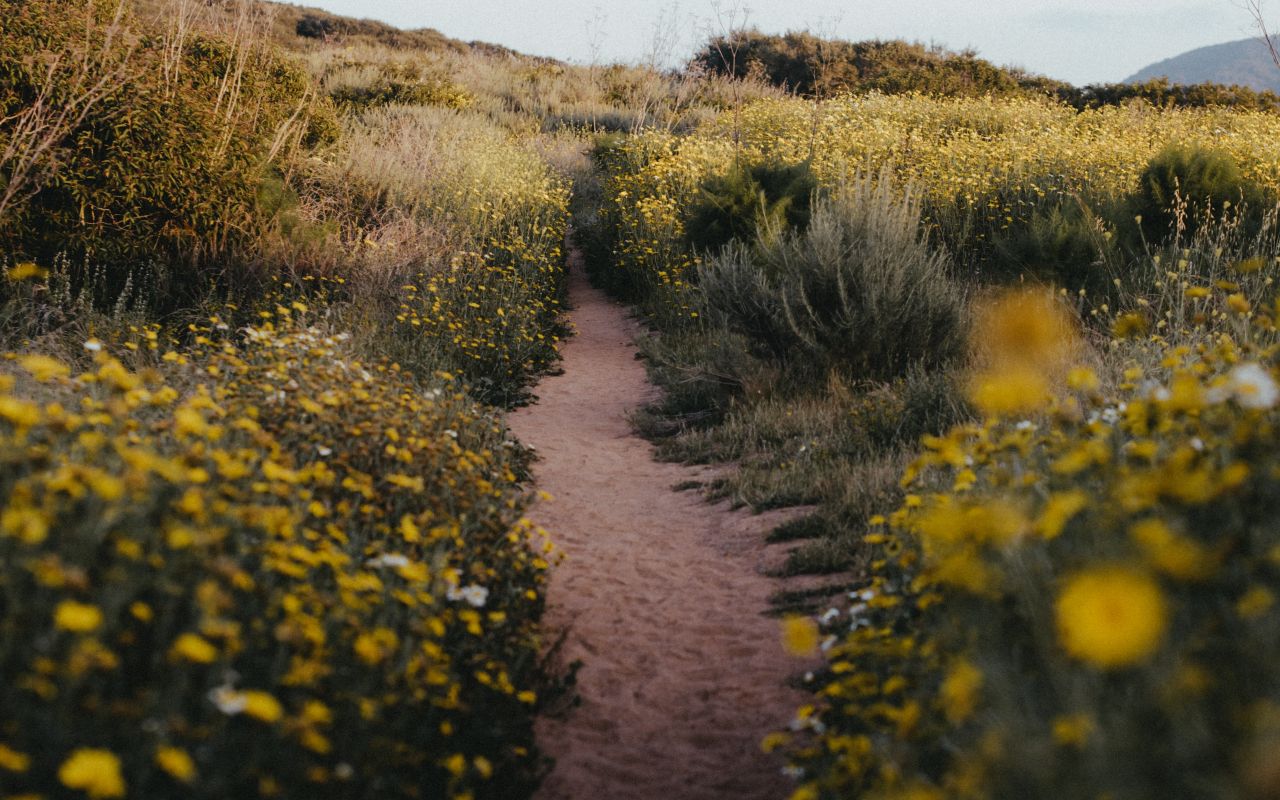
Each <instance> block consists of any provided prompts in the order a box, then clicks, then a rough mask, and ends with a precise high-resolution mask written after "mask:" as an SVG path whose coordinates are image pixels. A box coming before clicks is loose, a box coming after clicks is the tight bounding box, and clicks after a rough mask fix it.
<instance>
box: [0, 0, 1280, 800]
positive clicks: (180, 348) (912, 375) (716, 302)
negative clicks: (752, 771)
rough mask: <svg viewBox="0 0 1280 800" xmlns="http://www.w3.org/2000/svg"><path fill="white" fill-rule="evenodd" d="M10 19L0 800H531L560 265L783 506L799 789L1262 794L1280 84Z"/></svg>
mask: <svg viewBox="0 0 1280 800" xmlns="http://www.w3.org/2000/svg"><path fill="white" fill-rule="evenodd" d="M68 6H74V9H73V13H67V7H68ZM0 14H3V16H4V19H5V20H6V28H5V30H4V32H3V33H0V181H2V182H0V263H2V264H3V268H4V272H5V278H4V280H3V281H2V282H0V350H2V351H3V353H4V355H3V357H2V358H0V798H11V799H12V800H17V798H23V799H24V800H28V799H29V798H59V799H61V798H83V797H89V798H116V797H146V798H168V797H174V798H177V797H183V798H223V797H245V798H251V797H263V798H272V797H276V798H289V797H298V798H302V797H306V798H313V797H318V798H324V797H333V798H363V797H367V798H388V797H404V798H415V797H431V798H435V797H449V798H457V799H458V800H464V799H466V798H518V797H527V796H530V795H531V794H532V793H533V792H534V791H535V790H536V788H537V786H538V784H539V782H540V781H541V779H542V778H543V777H544V775H545V774H546V772H547V770H548V769H549V767H550V765H549V763H548V761H547V759H546V758H545V757H544V756H543V755H542V754H541V752H540V750H539V743H538V741H537V740H536V738H535V736H534V721H535V719H536V717H537V715H538V714H540V713H546V712H547V710H548V709H549V708H552V707H557V706H560V705H564V704H565V702H566V699H567V698H569V697H570V696H571V694H572V686H571V684H572V674H571V671H570V670H566V669H565V668H564V667H563V666H562V665H560V664H559V663H558V662H557V661H556V659H555V657H554V656H555V643H556V641H557V637H558V635H559V632H557V631H555V630H548V629H547V628H546V627H545V626H544V625H543V622H542V619H543V612H544V607H545V603H546V600H545V588H546V584H547V581H548V575H549V573H550V572H551V571H552V570H554V568H555V564H556V562H557V559H558V557H559V554H558V552H557V550H556V548H555V546H554V543H553V542H554V531H552V532H551V533H550V535H548V533H547V532H544V531H541V530H538V529H537V528H536V526H534V525H533V524H532V523H530V522H529V521H528V519H527V517H526V516H525V512H526V510H527V509H528V507H529V505H530V503H531V502H532V500H533V497H534V487H533V486H532V484H531V483H530V480H529V475H530V464H531V461H532V459H533V455H532V454H531V453H530V452H528V450H527V449H526V448H525V447H524V446H523V445H522V444H521V443H520V442H518V441H516V440H515V439H514V437H512V435H511V434H510V432H509V431H508V429H507V427H506V423H505V421H504V413H505V412H506V411H508V410H510V409H512V408H514V407H517V406H519V405H521V404H524V403H527V402H530V401H531V400H532V399H533V398H532V395H531V388H532V386H533V385H534V383H535V382H536V381H537V379H538V378H539V377H540V376H542V375H545V374H547V373H548V372H551V371H554V370H555V369H556V368H557V363H558V348H559V344H560V343H561V341H562V340H563V338H564V337H565V336H566V335H567V334H568V330H567V329H566V327H565V323H564V317H563V312H564V310H565V298H566V255H567V251H568V249H569V248H576V249H579V250H580V251H581V252H582V253H583V255H584V258H585V261H586V267H587V269H588V271H589V272H590V274H591V277H592V279H593V281H594V282H595V283H596V284H597V285H599V286H601V287H604V288H606V289H608V290H609V291H610V292H611V293H612V294H613V295H615V296H616V297H618V298H620V299H622V300H625V301H627V302H628V303H631V304H633V305H634V307H635V308H636V310H637V312H638V313H639V314H640V315H641V316H642V318H643V319H644V320H645V322H646V323H647V326H648V331H649V333H648V334H647V335H646V337H645V338H644V339H643V340H642V342H641V343H640V347H641V351H642V354H643V357H644V359H645V363H646V366H647V368H648V369H649V372H650V376H651V380H652V381H653V382H654V383H656V384H657V385H658V386H660V387H661V388H662V389H663V395H662V399H661V400H659V401H657V402H655V403H653V404H652V405H650V406H648V407H646V408H645V409H643V410H642V411H641V412H640V413H638V414H637V415H636V416H635V418H634V420H633V422H634V424H635V427H636V429H637V430H638V431H639V432H641V433H642V434H644V435H646V436H648V437H650V438H651V439H652V440H653V441H654V443H655V445H656V448H657V453H658V454H659V455H660V456H661V457H663V458H666V459H670V460H673V461H682V462H687V463H712V464H720V465H725V466H726V467H728V468H727V469H726V470H724V471H722V472H721V473H720V474H721V477H719V478H716V479H714V480H711V481H710V482H708V483H706V484H705V485H701V486H698V487H692V488H696V489H698V490H700V491H702V492H703V493H704V494H705V495H707V497H708V498H709V499H728V500H730V501H731V502H732V503H733V504H735V505H739V506H745V507H749V508H751V509H754V510H758V511H762V510H766V509H776V508H795V509H799V510H800V513H798V515H797V516H795V517H794V518H793V519H792V520H791V521H790V522H787V523H785V524H783V525H782V526H780V527H778V528H777V529H776V530H774V531H773V532H772V533H771V534H770V536H771V538H772V539H773V540H774V541H778V542H790V543H793V544H792V549H791V550H790V551H789V556H788V558H787V561H786V563H785V564H784V565H783V566H782V567H781V568H780V574H788V575H800V574H803V575H816V576H822V578H821V580H820V583H819V584H816V588H811V589H808V590H806V591H803V592H789V593H779V595H778V596H777V597H776V598H775V607H776V610H777V613H778V616H779V619H780V628H781V636H782V639H783V642H784V644H785V646H786V647H787V648H788V649H790V650H791V651H793V652H794V653H795V654H796V655H798V656H805V657H812V656H815V655H818V656H820V657H821V660H822V664H823V666H822V667H821V668H818V669H815V670H813V671H811V672H809V673H807V674H805V675H804V676H803V677H800V676H797V681H798V683H799V684H800V685H802V686H803V687H804V689H805V690H806V691H807V692H810V693H811V694H812V702H811V703H809V704H807V705H805V706H804V707H803V708H800V709H797V712H796V715H795V718H794V719H793V720H778V721H777V727H778V729H779V730H778V732H777V733H775V734H773V735H771V736H769V737H768V738H767V739H766V740H765V741H764V742H762V747H764V748H765V749H766V750H768V751H770V752H782V753H785V754H786V757H787V759H788V761H789V764H790V766H789V767H788V773H789V774H790V775H792V776H793V777H794V778H795V781H796V783H795V786H796V788H795V790H794V792H793V793H792V795H791V798H792V800H819V798H822V799H824V800H825V799H826V798H850V797H866V798H883V799H884V800H889V799H890V798H897V799H899V800H908V799H911V800H932V799H933V798H952V797H954V798H1005V797H1009V798H1028V797H1053V798H1075V797H1079V798H1086V797H1087V798H1098V797H1110V798H1116V800H1123V798H1143V797H1214V798H1217V797H1221V798H1254V797H1256V798H1265V797H1272V796H1275V795H1276V794H1277V793H1280V772H1277V770H1276V767H1275V761H1276V759H1275V755H1276V751H1277V747H1280V672H1278V671H1277V670H1276V668H1275V666H1274V665H1275V663H1276V661H1277V658H1278V657H1280V652H1278V651H1277V644H1276V643H1277V642H1278V641H1280V637H1278V636H1277V625H1278V624H1280V623H1278V622H1277V620H1278V619H1280V617H1277V609H1276V600H1277V592H1280V531H1278V529H1277V527H1276V523H1275V519H1276V513H1277V510H1278V509H1277V508H1276V507H1275V505H1276V502H1277V497H1280V493H1277V491H1276V481H1277V478H1278V476H1280V463H1277V457H1276V453H1277V447H1276V445H1277V442H1276V437H1277V431H1278V430H1280V428H1278V427H1277V424H1278V423H1280V420H1278V419H1277V413H1278V412H1277V411H1276V408H1277V406H1278V405H1280V384H1277V382H1276V372H1275V370H1276V364H1277V359H1280V334H1278V333H1277V330H1278V328H1280V297H1278V296H1277V290H1276V287H1275V280H1276V277H1277V274H1278V273H1280V206H1278V205H1277V203H1278V202H1280V116H1277V115H1276V114H1275V113H1274V108H1273V107H1271V106H1270V105H1268V104H1269V103H1270V100H1268V99H1267V98H1265V97H1264V98H1261V99H1259V98H1258V97H1255V96H1252V95H1250V96H1247V97H1245V96H1241V95H1238V94H1232V93H1230V92H1226V93H1222V92H1217V91H1209V90H1205V91H1202V92H1200V93H1199V94H1196V95H1195V96H1194V98H1192V100H1188V101H1187V102H1181V101H1178V102H1175V100H1177V97H1182V95H1178V96H1177V97H1175V98H1174V99H1173V100H1169V101H1168V102H1151V98H1150V97H1148V96H1146V95H1142V94H1141V93H1139V96H1136V97H1135V96H1133V95H1131V94H1126V93H1123V92H1121V93H1119V95H1122V96H1118V97H1117V98H1113V99H1111V100H1108V101H1107V102H1102V101H1098V102H1094V101H1093V100H1089V101H1088V102H1086V100H1080V99H1079V98H1076V100H1079V102H1075V100H1072V98H1071V97H1064V96H1061V95H1060V94H1059V93H1058V92H1059V91H1060V90H1062V91H1065V90H1063V89H1062V87H1048V90H1046V87H1045V86H1044V85H1041V83H1039V82H1037V81H1034V80H1031V79H1030V78H1028V77H1027V76H1014V77H1015V78H1017V80H1013V79H1009V80H1005V78H1000V80H995V79H994V78H993V80H995V82H994V83H992V84H991V86H989V87H986V86H985V84H984V87H985V88H983V89H982V91H980V92H973V91H965V92H959V91H956V92H950V91H938V90H937V87H925V88H924V90H921V89H920V88H919V87H916V86H912V85H907V86H897V84H896V83H894V82H889V83H886V82H885V81H884V80H881V79H880V78H877V79H876V80H878V81H879V83H876V84H875V85H862V84H858V83H856V82H853V79H852V78H847V80H846V83H845V84H843V85H841V86H840V87H839V90H838V91H833V92H831V93H829V94H810V95H804V94H800V93H797V92H795V91H792V90H793V89H795V88H796V87H794V86H789V85H779V82H778V81H773V82H771V81H770V76H769V75H768V74H765V75H761V74H760V72H759V71H758V70H757V71H748V72H747V73H744V74H742V75H737V74H725V73H724V72H723V71H717V70H716V69H713V68H705V69H694V68H692V67H691V68H690V69H687V70H683V71H662V70H657V69H655V68H653V67H643V66H609V67H601V66H590V67H587V66H571V65H565V64H560V63H558V62H554V61H551V60H548V59H536V58H530V57H525V56H521V55H519V54H516V53H512V52H510V51H505V50H503V49H502V48H498V47H496V46H489V45H480V44H470V45H469V44H465V43H462V42H457V41H454V40H450V39H447V38H445V37H443V36H441V35H439V34H436V33H435V32H433V31H398V30H396V29H394V28H390V27H388V26H382V25H380V24H378V23H371V22H357V21H354V20H346V19H343V18H339V17H334V16H331V15H325V14H321V13H319V12H314V13H313V12H310V11H305V10H302V9H298V8H295V7H292V6H280V7H275V6H269V5H262V4H258V3H253V2H248V0H243V1H242V0H235V1H234V2H227V3H222V4H215V5H212V6H210V5H208V4H205V3H202V2H195V1H194V0H163V2H162V1H161V0H147V1H146V2H143V1H142V0H139V2H137V3H125V4H119V5H117V4H115V3H108V2H103V1H102V0H84V2H76V3H71V4H68V3H63V2H55V1H54V0H0ZM757 44H758V42H757ZM966 59H968V60H966ZM949 63H950V62H949ZM960 63H961V65H962V67H963V69H970V68H981V69H982V70H983V74H984V75H985V74H987V71H986V68H985V67H982V65H981V64H979V65H978V66H977V67H973V61H972V59H971V58H968V57H966V58H965V59H960ZM703 66H704V67H705V66H706V65H703ZM895 74H896V73H895ZM846 77H847V76H846ZM997 77H999V76H997ZM1006 77H1007V76H1006ZM895 80H896V79H895ZM954 80H955V81H957V82H958V84H964V85H966V86H969V85H970V84H968V83H965V82H964V80H962V79H961V78H955V79H954ZM1010 81H1012V82H1010ZM1006 84H1008V86H1007V87H1006ZM1002 87H1005V88H1002ZM1103 89H1105V87H1102V88H1101V89H1099V88H1096V87H1091V91H1093V94H1092V95H1089V97H1094V98H1097V97H1107V98H1109V97H1110V95H1109V94H1107V92H1105V91H1103ZM1164 91H1165V90H1163V89H1162V90H1161V92H1164ZM1163 96H1164V95H1161V97H1163ZM1188 96H1189V95H1188ZM1072 97H1075V96H1074V95H1072ZM1206 98H1207V99H1206ZM1086 99H1087V98H1086ZM1184 99H1185V98H1184ZM1219 101H1221V102H1219ZM769 644H770V645H772V644H773V643H769ZM762 646H763V645H762ZM798 663H799V662H798ZM246 754H247V756H246Z"/></svg>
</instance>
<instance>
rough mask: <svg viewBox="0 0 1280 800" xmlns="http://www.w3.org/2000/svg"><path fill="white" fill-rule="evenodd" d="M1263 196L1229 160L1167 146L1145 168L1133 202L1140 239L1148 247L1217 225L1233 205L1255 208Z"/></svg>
mask: <svg viewBox="0 0 1280 800" xmlns="http://www.w3.org/2000/svg"><path fill="white" fill-rule="evenodd" d="M1263 200H1264V197H1263V193H1262V191H1261V190H1260V189H1259V188H1258V187H1257V186H1256V185H1255V184H1253V183H1251V182H1250V181H1248V180H1247V179H1246V178H1245V177H1244V174H1243V173H1242V172H1241V170H1240V165H1239V164H1237V163H1236V160H1235V159H1234V158H1233V157H1232V156H1231V154H1229V153H1227V152H1225V151H1223V150H1215V149H1213V148H1209V147H1200V146H1185V145H1171V146H1169V147H1166V148H1165V149H1163V150H1161V151H1160V152H1159V153H1157V154H1156V155H1155V157H1154V158H1152V159H1151V161H1150V163H1148V164H1147V167H1146V169H1145V170H1143V172H1142V175H1141V176H1140V177H1139V180H1138V190H1137V192H1136V193H1135V194H1134V197H1133V215H1134V217H1135V218H1138V217H1140V218H1141V222H1140V223H1139V228H1140V230H1141V233H1142V236H1143V238H1144V239H1145V240H1146V241H1147V242H1150V243H1152V244H1156V243H1159V242H1163V241H1164V240H1165V239H1167V238H1170V237H1174V238H1181V237H1182V236H1183V235H1184V234H1192V233H1194V232H1195V230H1196V229H1197V228H1199V227H1200V226H1201V225H1202V224H1204V223H1205V222H1206V221H1209V220H1213V219H1221V218H1222V216H1223V214H1224V213H1225V212H1226V211H1227V209H1229V208H1230V207H1231V206H1232V205H1233V204H1234V205H1236V206H1239V205H1241V204H1243V205H1245V206H1246V207H1252V208H1255V209H1256V208H1257V207H1259V206H1261V205H1262V202H1263Z"/></svg>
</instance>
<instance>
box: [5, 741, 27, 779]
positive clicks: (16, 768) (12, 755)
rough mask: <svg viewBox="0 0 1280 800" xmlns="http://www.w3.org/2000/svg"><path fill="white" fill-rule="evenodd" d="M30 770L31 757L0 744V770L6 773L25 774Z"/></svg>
mask: <svg viewBox="0 0 1280 800" xmlns="http://www.w3.org/2000/svg"><path fill="white" fill-rule="evenodd" d="M30 768H31V756H29V755H27V754H26V753H19V752H18V751H17V750H14V749H12V748H10V747H7V746H5V745H3V744H0V769H2V770H6V771H8V772H26V771H27V770H28V769H30Z"/></svg>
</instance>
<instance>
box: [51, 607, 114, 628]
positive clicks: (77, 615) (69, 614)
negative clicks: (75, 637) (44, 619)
mask: <svg viewBox="0 0 1280 800" xmlns="http://www.w3.org/2000/svg"><path fill="white" fill-rule="evenodd" d="M53 624H54V625H56V626H57V627H58V628H61V629H62V630H64V631H71V632H72V633H89V632H91V631H95V630H97V629H98V626H99V625H101V624H102V611H101V610H99V608H98V607H97V606H93V605H87V604H85V603H77V602H76V601H74V600H63V601H62V602H61V603H58V606H57V608H55V609H54V611H53Z"/></svg>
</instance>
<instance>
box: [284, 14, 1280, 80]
mask: <svg viewBox="0 0 1280 800" xmlns="http://www.w3.org/2000/svg"><path fill="white" fill-rule="evenodd" d="M295 2H300V3H303V4H306V5H317V6H320V7H321V8H325V9H328V10H330V11H333V12H336V13H339V14H346V15H350V16H356V17H370V18H374V19H381V20H384V21H386V22H390V23H393V24H395V25H398V26H401V27H410V28H414V27H429V28H436V29H438V30H440V31H442V32H443V33H445V34H448V35H449V36H453V37H456V38H459V39H465V40H473V39H481V40H484V41H488V42H496V43H498V44H503V45H507V46H508V47H512V48H515V49H516V50H519V51H521V52H525V53H530V54H535V55H546V56H553V57H555V58H560V59H564V60H572V61H583V62H586V61H589V60H591V59H592V56H593V53H598V54H599V58H600V60H602V61H635V60H640V59H641V58H643V57H644V55H645V54H646V53H648V52H650V51H651V50H652V49H653V47H652V43H653V42H654V41H655V37H654V29H655V26H656V25H657V24H658V23H659V21H660V20H664V19H666V20H670V19H675V20H676V21H677V25H676V26H675V27H676V28H677V30H678V32H679V38H680V42H679V45H678V46H677V47H676V48H675V49H676V51H677V53H676V54H677V56H685V55H687V54H688V53H690V52H692V50H693V48H694V46H695V45H696V43H697V42H699V41H700V40H701V39H702V38H704V36H705V33H706V31H707V30H709V29H710V28H711V27H713V26H714V24H715V23H714V13H713V6H712V1H711V0H679V2H678V3H672V2H671V0H623V2H617V0H614V2H601V0H295ZM1243 2H1244V0H1147V1H1146V2H1141V1H1140V0H1074V1H1073V2H1068V1H1067V0H916V2H914V3H910V2H903V1H902V0H843V2H842V1H841V0H785V2H766V0H756V2H754V3H752V2H747V3H746V6H747V9H748V15H749V16H748V22H749V23H750V24H752V25H755V26H757V27H760V28H762V29H763V30H766V31H769V32H778V33H781V32H784V31H787V30H798V29H809V30H813V31H815V32H825V33H830V34H834V35H836V36H838V37H840V38H845V39H871V38H882V39H887V38H905V39H912V40H918V41H923V42H936V43H939V44H944V45H947V46H948V47H951V48H952V49H960V48H965V47H972V48H974V49H976V50H977V51H978V52H979V53H980V54H981V55H982V56H983V57H985V58H988V59H990V60H992V61H994V62H996V63H997V64H1002V65H1014V66H1021V67H1026V68H1027V69H1030V70H1032V71H1034V72H1040V73H1044V74H1047V75H1050V76H1052V77H1055V78H1060V79H1063V80H1068V81H1071V82H1073V83H1077V84H1083V83H1097V82H1104V81H1119V80H1122V79H1124V78H1126V77H1128V76H1129V75H1130V74H1132V73H1134V72H1136V71H1137V70H1138V69H1140V68H1142V67H1144V66H1146V65H1147V64H1150V63H1151V62H1153V61H1159V60H1162V59H1165V58H1168V57H1170V56H1174V55H1177V54H1179V53H1182V52H1185V51H1187V50H1191V49H1193V48H1196V47H1202V46H1204V45H1209V44H1218V43H1219V42H1226V41H1231V40H1233V39H1243V38H1245V37H1248V36H1251V35H1254V30H1253V26H1252V19H1251V17H1250V16H1249V13H1248V12H1247V11H1246V10H1245V9H1244V5H1243ZM722 5H728V3H724V4H722ZM1264 8H1266V6H1264ZM1269 10H1270V12H1271V13H1270V14H1269V16H1271V17H1273V18H1274V20H1275V22H1276V26H1277V27H1280V0H1272V2H1271V4H1270V9H1269ZM667 27H670V26H667Z"/></svg>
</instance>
